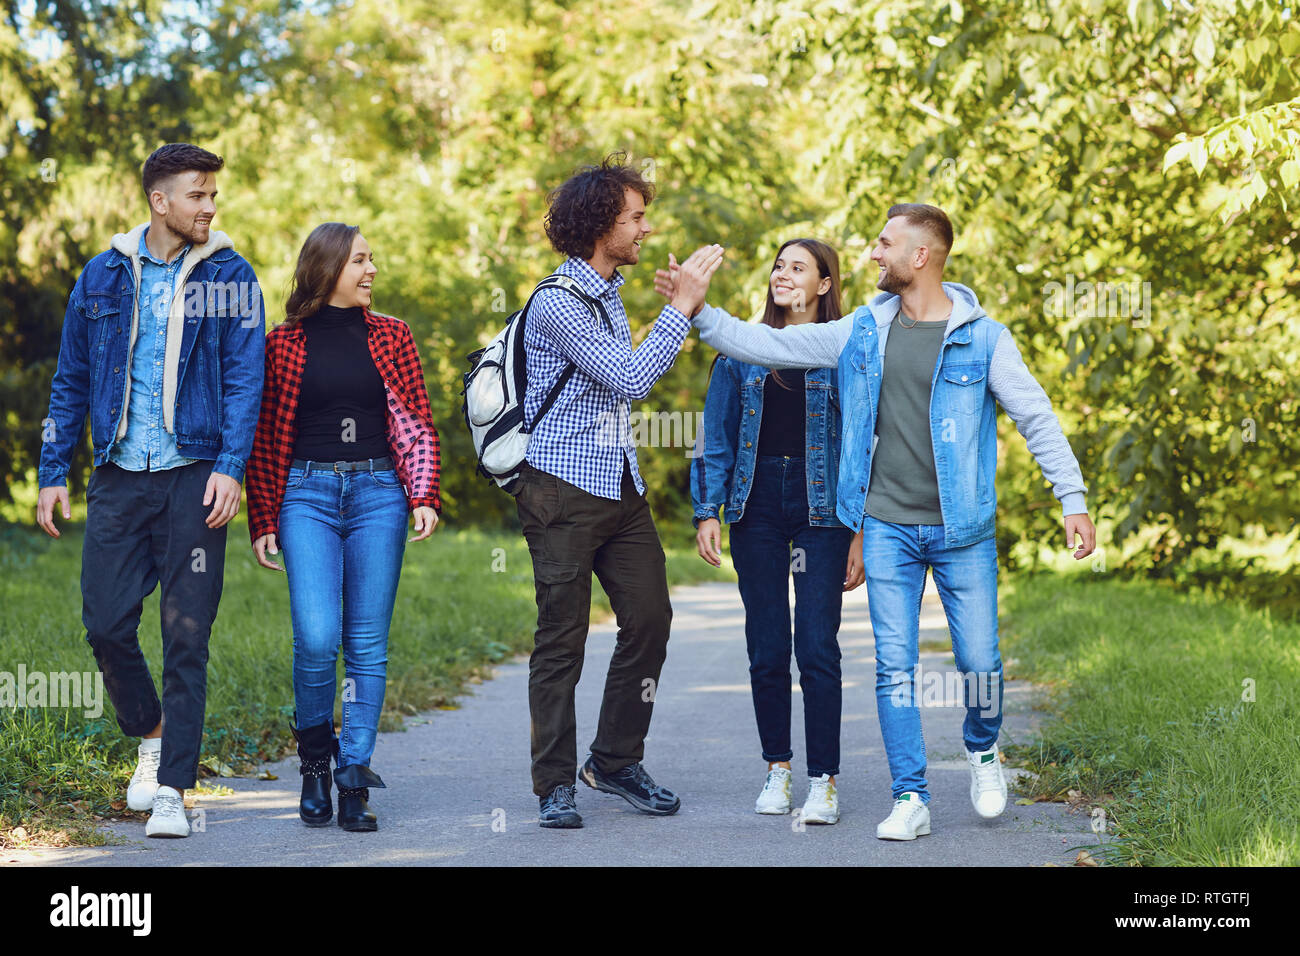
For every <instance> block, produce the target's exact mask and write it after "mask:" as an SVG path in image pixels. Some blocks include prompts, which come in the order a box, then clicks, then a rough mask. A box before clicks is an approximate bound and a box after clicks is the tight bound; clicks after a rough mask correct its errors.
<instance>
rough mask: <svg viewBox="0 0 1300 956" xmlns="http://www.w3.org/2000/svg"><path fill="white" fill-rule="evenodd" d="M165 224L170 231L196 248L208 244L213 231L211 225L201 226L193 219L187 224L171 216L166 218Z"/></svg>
mask: <svg viewBox="0 0 1300 956" xmlns="http://www.w3.org/2000/svg"><path fill="white" fill-rule="evenodd" d="M163 222H164V223H166V225H167V228H168V229H170V230H171V231H172V232H174V233H175V234H176V235H178V236H180V237H181V238H182V239H184V240H185V241H186V242H188V243H190V244H192V245H195V246H201V245H203V244H204V243H205V242H207V241H208V237H209V235H208V234H209V233H210V231H211V229H212V225H211V223H209V224H208V225H206V226H199V225H198V224H197V223H195V221H194V220H193V219H191V220H189V221H188V222H185V221H182V220H180V219H176V218H173V217H172V216H170V215H168V216H167V217H166V218H164V219H163Z"/></svg>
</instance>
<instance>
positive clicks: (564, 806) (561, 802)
mask: <svg viewBox="0 0 1300 956" xmlns="http://www.w3.org/2000/svg"><path fill="white" fill-rule="evenodd" d="M576 791H577V788H576V787H574V786H573V785H572V784H570V785H569V786H567V787H566V786H565V785H564V784H560V786H558V787H556V788H555V789H554V790H552V791H551V792H550V793H549V794H547V795H546V796H544V797H539V798H538V800H539V802H540V803H541V807H542V812H541V816H540V817H539V818H538V820H537V825H538V826H542V827H546V828H548V829H552V830H577V829H579V828H580V827H581V826H582V817H581V816H579V815H578V804H577V801H576V797H577V793H576Z"/></svg>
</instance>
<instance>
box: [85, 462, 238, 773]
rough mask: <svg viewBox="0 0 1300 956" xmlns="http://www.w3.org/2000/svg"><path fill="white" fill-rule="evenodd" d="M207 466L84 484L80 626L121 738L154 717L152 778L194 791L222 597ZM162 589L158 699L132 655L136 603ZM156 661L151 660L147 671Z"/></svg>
mask: <svg viewBox="0 0 1300 956" xmlns="http://www.w3.org/2000/svg"><path fill="white" fill-rule="evenodd" d="M211 474H212V462H210V461H196V462H194V463H192V464H189V465H182V466H180V467H178V468H168V469H165V470H163V471H127V470H126V469H124V468H119V467H118V466H117V465H115V464H113V463H112V462H105V463H104V464H102V465H100V466H99V467H98V468H96V469H95V471H94V473H93V474H92V475H91V476H90V484H89V485H87V486H86V535H85V538H84V539H83V543H82V552H81V598H82V610H81V620H82V622H83V623H84V624H85V625H86V640H87V641H89V642H90V646H91V649H92V650H94V652H95V660H96V661H97V662H98V664H99V669H100V670H101V671H102V672H103V674H104V689H105V690H106V691H107V692H108V699H109V700H111V701H112V702H113V709H114V710H116V711H117V723H118V726H119V727H121V728H122V733H124V734H126V735H127V736H128V737H143V736H144V735H145V734H147V733H149V731H151V730H153V729H154V728H155V727H157V726H158V722H159V721H162V724H163V733H162V762H161V763H160V764H159V766H158V782H159V783H160V784H162V785H163V786H167V787H175V788H176V789H177V790H188V789H190V788H191V787H193V786H194V783H195V779H196V774H197V773H198V769H199V749H200V746H201V745H202V742H203V710H204V707H205V706H206V704H207V690H208V639H209V638H210V637H211V636H212V623H213V621H214V620H215V619H216V616H217V603H218V602H219V601H220V600H221V589H222V584H223V582H224V575H225V565H226V529H225V527H224V526H223V527H220V528H209V527H208V526H207V522H206V519H207V516H208V514H209V513H210V512H211V511H212V506H211V505H209V506H207V507H204V505H203V492H204V489H205V488H206V487H207V484H208V478H209V476H210V475H211ZM159 583H161V584H162V597H161V598H160V601H159V609H160V613H161V618H162V657H163V659H162V688H163V694H162V703H161V704H160V703H159V702H158V692H157V690H155V688H154V681H153V675H152V674H150V672H149V665H148V664H147V663H146V662H145V658H144V653H143V652H142V651H141V650H140V640H139V636H138V633H137V632H138V629H139V627H140V614H141V612H142V610H143V609H144V599H145V598H146V597H147V596H148V595H150V594H152V593H153V591H154V588H156V587H158V585H159ZM156 664H157V662H155V665H156Z"/></svg>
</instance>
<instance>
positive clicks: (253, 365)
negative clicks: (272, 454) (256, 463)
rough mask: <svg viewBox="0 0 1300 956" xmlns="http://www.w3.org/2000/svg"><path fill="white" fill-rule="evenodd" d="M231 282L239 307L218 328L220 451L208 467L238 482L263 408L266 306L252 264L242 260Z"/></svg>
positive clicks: (250, 451)
mask: <svg viewBox="0 0 1300 956" xmlns="http://www.w3.org/2000/svg"><path fill="white" fill-rule="evenodd" d="M234 281H236V282H238V283H240V296H239V302H240V307H239V310H238V314H236V315H231V316H228V317H227V319H226V322H225V325H224V327H223V328H222V330H221V405H222V408H221V452H220V453H219V454H218V455H217V460H216V462H215V463H213V466H212V471H213V473H214V474H222V475H229V476H230V477H231V478H234V479H235V480H236V481H239V482H242V481H243V480H244V468H245V467H246V466H247V464H248V456H249V455H250V454H251V453H252V450H253V436H254V434H256V431H257V418H258V415H259V413H260V412H261V408H262V384H263V378H264V375H265V362H266V306H265V304H264V303H263V302H262V288H261V286H259V285H258V284H257V276H256V275H255V274H254V273H253V267H252V266H250V265H249V264H248V263H247V262H245V261H244V260H243V259H239V266H238V267H237V268H236V269H235V273H234Z"/></svg>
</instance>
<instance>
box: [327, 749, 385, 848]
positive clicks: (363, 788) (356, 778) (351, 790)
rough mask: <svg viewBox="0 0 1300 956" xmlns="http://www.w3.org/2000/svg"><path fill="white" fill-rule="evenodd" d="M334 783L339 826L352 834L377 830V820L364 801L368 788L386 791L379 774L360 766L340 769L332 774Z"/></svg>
mask: <svg viewBox="0 0 1300 956" xmlns="http://www.w3.org/2000/svg"><path fill="white" fill-rule="evenodd" d="M334 783H335V784H336V785H337V786H338V788H339V826H341V827H342V828H343V829H344V830H349V831H351V832H353V833H373V832H374V831H375V830H378V829H379V818H378V817H377V816H375V812H374V811H373V810H371V809H370V804H369V803H367V802H366V801H367V800H369V799H370V788H371V787H379V788H380V789H387V788H386V787H385V786H384V781H382V780H380V779H379V774H377V773H375V772H374V771H373V770H371V769H370V768H369V767H363V766H361V764H359V763H356V764H351V765H350V766H347V767H340V768H339V769H338V770H337V771H336V772H335V773H334Z"/></svg>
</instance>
